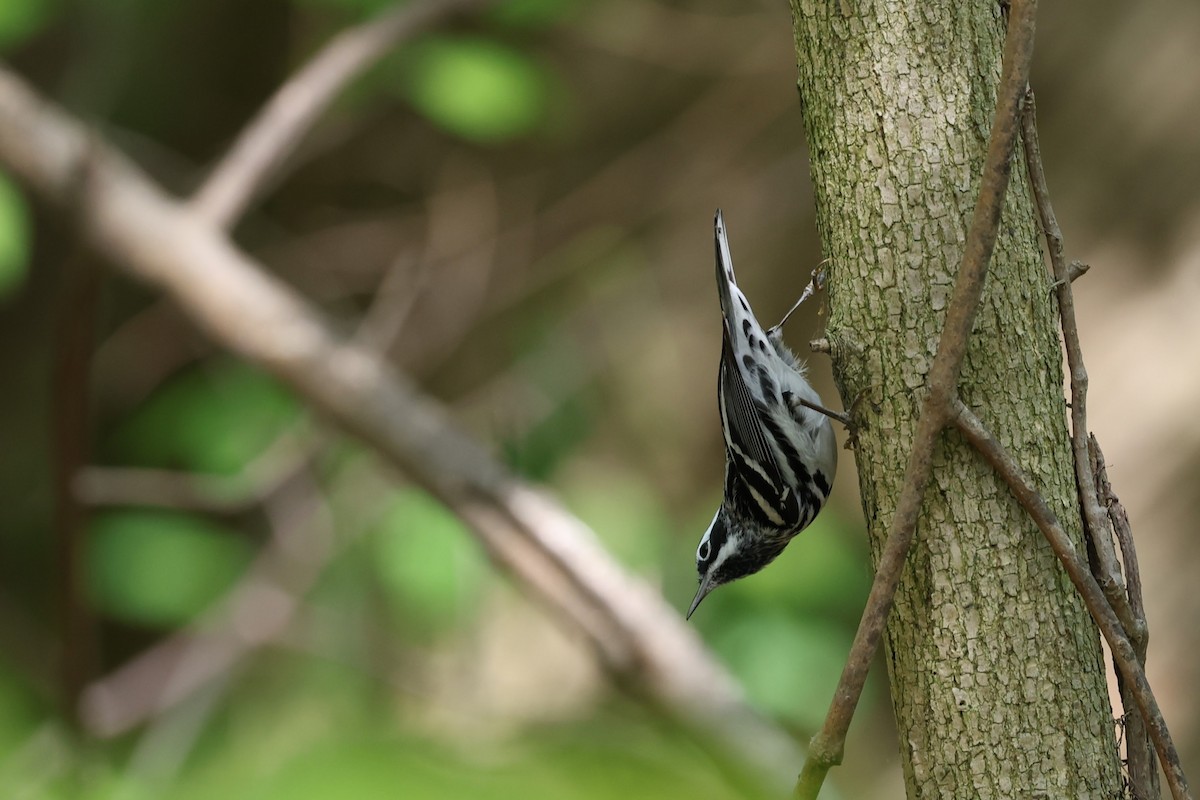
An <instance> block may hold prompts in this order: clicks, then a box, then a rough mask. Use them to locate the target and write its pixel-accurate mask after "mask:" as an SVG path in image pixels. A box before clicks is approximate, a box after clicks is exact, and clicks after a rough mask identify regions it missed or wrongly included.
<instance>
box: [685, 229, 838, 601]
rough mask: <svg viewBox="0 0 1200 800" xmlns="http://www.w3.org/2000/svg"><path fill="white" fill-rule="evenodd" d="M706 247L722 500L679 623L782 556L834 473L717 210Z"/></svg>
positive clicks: (804, 391) (788, 355)
mask: <svg viewBox="0 0 1200 800" xmlns="http://www.w3.org/2000/svg"><path fill="white" fill-rule="evenodd" d="M716 244H717V289H718V293H719V295H720V298H721V314H722V317H723V318H724V335H723V340H722V346H721V368H720V377H719V380H718V383H717V400H718V406H719V408H720V412H721V428H722V429H723V431H724V433H725V456H726V460H725V498H724V500H723V501H722V503H721V507H720V508H718V509H717V514H716V516H715V517H713V521H712V524H711V525H709V526H708V530H707V531H705V532H704V537H703V538H702V539H701V540H700V546H699V547H698V548H697V550H696V569H697V571H698V572H699V573H700V588H699V590H698V591H697V592H696V598H695V599H694V600H693V601H692V606H691V608H690V609H689V610H688V616H689V617H690V616H691V615H692V612H694V611H695V610H696V607H697V606H698V605H700V601H701V600H703V599H704V597H705V595H707V594H708V593H709V592H711V591H712V590H713V589H715V588H717V587H718V586H720V585H722V584H724V583H729V582H730V581H732V580H736V579H738V578H741V577H743V576H746V575H750V574H753V573H755V572H758V571H759V570H760V569H762V568H763V567H765V566H766V565H767V564H769V563H771V561H772V560H774V558H775V557H776V556H777V555H779V554H780V553H781V552H783V548H784V547H785V546H787V543H788V542H789V541H791V539H792V537H793V536H795V535H796V534H797V533H799V532H800V531H802V530H804V529H805V528H806V527H808V525H809V523H811V522H812V521H813V519H814V518H815V517H816V516H817V513H818V512H819V511H820V510H821V507H822V506H823V505H824V504H825V500H826V498H828V497H829V490H830V486H831V484H832V483H833V476H834V472H835V471H836V469H837V443H836V441H835V439H834V435H833V426H832V424H831V423H830V421H829V417H827V416H825V415H824V414H822V413H820V412H819V411H814V410H812V409H809V408H806V407H805V406H803V405H800V404H799V403H798V402H796V400H797V398H803V399H804V400H806V401H808V402H809V403H812V404H815V405H820V403H821V398H820V397H819V396H818V395H817V393H816V391H815V390H814V389H813V388H812V387H811V386H809V384H808V381H807V380H806V379H805V377H804V365H803V364H801V363H800V362H799V361H797V360H796V356H795V355H793V354H792V351H791V350H789V349H788V348H787V346H786V345H784V343H783V340H782V334H781V332H780V330H779V325H777V326H775V327H774V328H772V329H771V330H770V331H764V330H763V328H762V326H761V325H759V324H758V320H757V319H755V318H754V312H753V311H751V310H750V303H749V302H747V300H746V296H745V295H744V294H742V291H741V290H740V289H739V288H738V286H737V281H736V280H735V279H734V276H733V260H732V259H731V257H730V255H729V240H728V239H727V238H726V235H725V221H724V219H723V218H722V216H721V212H720V211H717V219H716ZM785 319H786V317H785ZM782 324H783V323H780V325H782Z"/></svg>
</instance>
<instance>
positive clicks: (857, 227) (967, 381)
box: [791, 0, 1122, 798]
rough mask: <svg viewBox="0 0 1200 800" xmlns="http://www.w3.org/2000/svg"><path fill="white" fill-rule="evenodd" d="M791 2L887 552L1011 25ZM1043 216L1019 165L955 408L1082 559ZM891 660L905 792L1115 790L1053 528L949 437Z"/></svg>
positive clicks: (1081, 619)
mask: <svg viewBox="0 0 1200 800" xmlns="http://www.w3.org/2000/svg"><path fill="white" fill-rule="evenodd" d="M791 4H792V13H793V20H794V24H795V37H796V53H797V61H798V64H799V89H800V99H801V104H802V106H803V110H804V123H805V128H806V132H807V135H808V144H809V149H810V158H811V168H812V176H813V184H814V187H815V192H816V198H817V220H818V227H819V230H820V234H821V240H822V246H823V248H824V251H825V254H826V256H828V257H829V259H830V270H829V275H830V277H829V322H828V329H827V338H828V339H829V342H830V345H831V347H832V355H833V366H834V375H835V379H836V380H837V382H838V388H839V391H840V392H841V395H842V398H843V401H844V402H845V403H846V404H847V406H850V405H852V404H853V403H855V401H856V400H857V401H858V403H859V405H858V408H857V411H856V414H855V418H856V420H857V421H858V422H859V430H858V431H857V437H856V438H857V445H856V449H855V456H856V462H857V466H858V474H859V485H860V487H861V490H862V502H863V510H864V513H865V515H866V519H867V524H868V529H869V535H870V538H871V544H872V550H873V552H874V553H875V555H876V558H877V557H878V553H879V550H880V548H881V547H882V545H883V537H884V535H885V534H886V531H887V525H888V522H889V521H890V519H891V517H892V515H893V513H894V510H895V504H896V498H897V496H898V493H899V490H900V486H901V481H902V479H903V469H904V464H905V462H906V455H907V452H908V449H909V447H910V445H911V443H912V441H913V436H914V431H915V427H916V421H917V415H918V413H919V411H920V401H921V397H922V387H923V386H924V384H925V377H926V373H927V372H928V369H929V365H930V363H931V361H932V359H933V356H934V353H935V351H936V349H937V343H938V337H939V334H940V332H941V329H942V318H943V315H944V311H945V308H946V304H947V301H948V297H949V293H950V291H951V288H952V286H953V283H954V278H955V274H954V273H955V270H956V269H957V266H958V264H959V263H960V261H961V258H962V249H963V245H964V242H965V238H966V233H967V229H968V227H969V225H970V220H971V213H972V207H973V205H974V200H975V195H976V190H977V188H978V185H979V174H980V170H981V168H982V166H983V160H984V153H985V151H986V148H987V138H988V132H989V128H990V124H991V119H992V114H993V110H994V108H995V100H996V86H997V82H998V80H999V75H1000V64H1001V49H1002V47H1003V42H1004V18H1003V15H1002V12H1001V8H1000V6H999V5H998V4H989V3H985V2H981V3H966V4H962V3H954V2H949V0H933V1H932V2H926V3H918V4H906V3H894V2H893V3H887V2H870V0H840V2H839V3H831V2H822V1H821V0H792V3H791ZM1021 163H1023V162H1022V160H1021V159H1020V157H1018V158H1017V161H1016V164H1018V165H1019V164H1021ZM1036 220H1037V217H1036V214H1035V210H1034V207H1033V204H1032V201H1031V197H1030V191H1029V186H1028V179H1027V177H1026V175H1025V173H1024V170H1023V169H1020V168H1014V170H1013V177H1012V182H1011V184H1010V186H1009V190H1008V195H1007V198H1006V204H1005V210H1004V215H1003V218H1002V221H1001V228H1000V234H999V239H998V241H997V244H996V249H995V253H994V255H993V258H992V265H991V270H990V272H989V277H988V283H987V287H986V289H985V292H984V296H983V301H982V303H981V306H980V309H979V314H978V317H977V318H976V322H975V328H974V331H973V334H972V337H971V341H970V344H969V347H968V350H967V355H966V359H965V362H964V365H963V371H962V379H961V385H960V392H961V395H962V398H963V401H964V403H966V405H967V406H968V407H969V408H971V409H972V410H973V411H974V412H975V413H976V414H977V415H979V416H980V417H981V418H982V419H983V420H984V421H985V422H986V423H987V424H988V425H989V427H990V428H991V429H992V430H993V432H994V433H995V434H996V436H997V438H998V439H999V440H1000V442H1001V443H1002V444H1003V445H1004V446H1005V447H1006V448H1008V449H1009V451H1010V452H1012V453H1014V454H1015V455H1016V456H1017V458H1018V460H1019V461H1020V463H1021V466H1022V467H1023V468H1024V469H1025V470H1026V472H1027V473H1028V474H1029V475H1030V476H1031V477H1032V478H1033V479H1034V480H1035V481H1036V482H1037V483H1038V484H1039V486H1040V488H1041V490H1042V492H1043V494H1044V496H1045V498H1046V500H1047V502H1048V503H1049V504H1050V507H1051V508H1052V509H1053V510H1054V511H1055V512H1056V513H1057V514H1058V517H1059V519H1060V520H1062V521H1063V523H1064V525H1065V526H1066V527H1067V529H1068V532H1069V533H1070V534H1071V536H1072V537H1073V539H1074V540H1075V544H1076V547H1077V548H1078V549H1079V551H1080V552H1083V551H1084V545H1083V542H1082V534H1081V531H1080V521H1079V520H1080V512H1079V505H1078V498H1077V495H1076V490H1075V483H1074V472H1073V467H1072V461H1071V448H1070V440H1069V437H1068V435H1067V429H1066V415H1065V401H1064V397H1063V391H1062V383H1063V381H1062V363H1061V359H1062V356H1061V350H1060V345H1059V338H1058V333H1057V326H1056V315H1055V309H1054V306H1053V297H1052V293H1051V291H1050V280H1049V278H1048V274H1047V272H1046V269H1045V267H1044V266H1043V262H1042V255H1041V250H1040V246H1039V242H1038V228H1037V221H1036ZM885 647H886V654H887V664H888V673H889V677H890V681H891V688H892V698H893V706H894V709H895V713H896V721H897V725H898V728H899V732H900V753H901V759H902V762H903V766H904V775H905V783H906V786H907V790H908V796H909V797H910V798H935V797H938V798H943V797H944V798H957V797H966V796H972V797H981V798H1001V797H1013V798H1018V797H1019V798H1028V797H1071V798H1112V797H1119V796H1120V795H1121V790H1122V782H1121V776H1120V762H1119V756H1118V752H1117V747H1116V742H1115V739H1114V735H1113V719H1112V709H1111V706H1110V704H1109V700H1108V693H1107V688H1106V682H1105V672H1104V666H1103V661H1102V654H1101V650H1100V643H1099V638H1098V636H1097V634H1096V630H1095V626H1094V625H1093V624H1092V622H1091V620H1090V618H1089V616H1088V613H1087V611H1086V609H1085V608H1084V606H1083V604H1082V602H1081V601H1080V599H1079V597H1078V596H1077V595H1076V593H1075V591H1074V589H1073V588H1072V586H1071V584H1070V582H1069V581H1068V580H1067V578H1066V577H1065V575H1064V573H1063V571H1062V569H1061V568H1060V567H1059V565H1058V563H1057V561H1056V560H1055V557H1054V555H1053V554H1052V552H1051V550H1050V548H1049V546H1048V545H1047V544H1046V542H1045V540H1044V539H1043V538H1042V536H1041V534H1040V533H1039V531H1038V529H1037V527H1036V526H1035V525H1034V524H1033V522H1031V521H1030V519H1029V518H1028V517H1027V515H1026V514H1025V513H1024V512H1023V511H1022V509H1021V508H1020V507H1019V506H1018V504H1017V503H1016V501H1015V500H1014V499H1013V497H1012V496H1011V494H1010V493H1009V491H1008V489H1007V488H1006V487H1005V486H1004V484H1003V483H1002V481H1001V480H1000V479H999V478H998V477H997V476H996V475H995V474H994V473H993V471H992V469H991V468H990V467H989V466H988V465H987V464H986V463H985V462H984V461H983V459H982V458H981V457H980V456H979V455H978V454H976V453H975V452H974V451H973V450H972V449H971V448H970V447H969V446H968V445H966V444H965V443H964V442H963V440H962V439H961V437H960V436H959V435H958V434H957V433H954V432H947V433H946V434H944V437H943V441H942V443H941V444H940V445H939V449H938V452H937V454H936V455H935V469H934V473H933V477H932V479H931V481H930V484H929V489H928V490H927V491H926V496H925V502H924V505H923V507H922V512H921V518H920V523H919V526H918V530H917V537H916V541H915V543H914V546H913V550H912V552H911V554H910V556H909V560H908V564H907V567H906V569H905V573H904V577H903V579H902V581H901V584H900V588H899V591H898V593H897V597H896V605H895V608H894V611H893V613H892V615H891V618H890V620H889V622H888V627H887V634H886V638H885ZM851 757H852V756H851Z"/></svg>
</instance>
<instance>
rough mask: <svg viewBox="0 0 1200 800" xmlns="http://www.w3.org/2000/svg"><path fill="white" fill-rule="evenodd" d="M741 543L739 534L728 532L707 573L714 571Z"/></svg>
mask: <svg viewBox="0 0 1200 800" xmlns="http://www.w3.org/2000/svg"><path fill="white" fill-rule="evenodd" d="M741 543H742V537H741V534H737V533H734V534H730V536H729V538H728V539H726V540H725V544H723V545H721V549H720V550H718V551H717V557H716V558H714V559H713V562H712V565H711V566H710V567H709V568H708V571H709V573H710V574H711V573H713V572H716V571H717V569H718V568H720V566H721V565H722V564H724V563H725V561H726V560H727V559H728V558H729V557H730V556H731V555H733V554H734V552H736V551H737V549H738V547H739V545H741Z"/></svg>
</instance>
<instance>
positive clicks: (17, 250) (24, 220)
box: [0, 0, 29, 300]
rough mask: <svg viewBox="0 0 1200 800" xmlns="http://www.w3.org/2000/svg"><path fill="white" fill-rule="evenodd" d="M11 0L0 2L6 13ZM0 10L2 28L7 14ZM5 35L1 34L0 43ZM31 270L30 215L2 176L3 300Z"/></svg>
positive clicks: (0, 253) (0, 290)
mask: <svg viewBox="0 0 1200 800" xmlns="http://www.w3.org/2000/svg"><path fill="white" fill-rule="evenodd" d="M7 1H8V0H0V9H4V7H5V3H6V2H7ZM5 13H6V12H5V11H3V10H0V26H2V25H3V19H4V14H5ZM2 39H3V32H2V31H0V40H2ZM28 269H29V211H28V209H27V208H26V206H25V198H24V197H23V196H22V195H21V192H20V191H19V190H18V189H17V187H16V185H15V184H14V183H13V182H12V181H11V180H9V179H8V177H7V176H6V175H4V174H3V173H0V300H3V299H4V298H6V297H8V296H10V295H11V294H12V293H13V292H15V291H16V290H17V288H18V287H20V286H21V284H22V283H24V282H25V275H26V273H27V271H28Z"/></svg>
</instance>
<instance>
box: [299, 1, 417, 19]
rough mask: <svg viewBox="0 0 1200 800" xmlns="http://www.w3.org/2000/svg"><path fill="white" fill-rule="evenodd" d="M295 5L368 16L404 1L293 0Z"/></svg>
mask: <svg viewBox="0 0 1200 800" xmlns="http://www.w3.org/2000/svg"><path fill="white" fill-rule="evenodd" d="M293 1H294V2H295V3H296V5H300V6H312V7H316V8H336V9H340V10H342V11H346V12H349V13H351V14H353V15H355V16H357V17H369V16H373V15H375V14H378V13H380V12H382V11H385V10H386V9H389V8H393V7H395V6H397V5H404V4H406V3H403V2H401V3H398V2H397V0H293Z"/></svg>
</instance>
